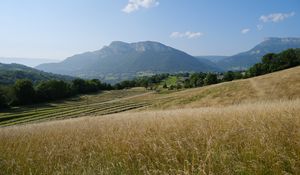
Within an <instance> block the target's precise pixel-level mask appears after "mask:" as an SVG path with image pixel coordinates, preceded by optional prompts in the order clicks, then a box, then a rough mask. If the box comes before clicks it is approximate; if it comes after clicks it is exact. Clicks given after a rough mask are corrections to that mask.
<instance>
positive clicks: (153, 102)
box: [0, 67, 300, 174]
mask: <svg viewBox="0 0 300 175" xmlns="http://www.w3.org/2000/svg"><path fill="white" fill-rule="evenodd" d="M14 110H15V111H7V113H2V114H1V118H0V120H1V123H0V124H1V125H2V126H6V125H15V126H10V127H3V128H0V174H300V67H296V68H292V69H288V70H284V71H280V72H276V73H272V74H268V75H264V76H260V77H255V78H251V79H246V80H238V81H233V82H227V83H221V84H217V85H212V86H207V87H202V88H194V89H187V90H182V91H179V92H174V91H171V92H170V93H165V92H161V93H160V92H152V91H147V90H145V89H139V88H138V89H130V90H124V91H111V92H103V93H100V94H94V95H89V96H82V97H80V98H78V99H73V100H68V101H63V102H57V103H53V104H44V105H42V106H41V107H39V108H37V109H35V108H34V107H26V108H25V107H23V108H18V109H14ZM122 111H125V112H122ZM64 112H65V113H66V114H65V113H64ZM118 112H122V113H118ZM112 113H118V114H112ZM104 114H109V115H104ZM98 115H102V116H98ZM9 116H11V118H8V117H9ZM49 116H50V117H49ZM52 116H53V117H52ZM80 116H81V117H80ZM97 116H98V117H97ZM75 117H77V118H75ZM66 118H67V119H68V120H57V119H66ZM69 118H73V119H69ZM44 120H47V122H41V121H44ZM48 120H51V121H48ZM28 122H29V123H31V124H27V123H28ZM17 124H23V125H17Z"/></svg>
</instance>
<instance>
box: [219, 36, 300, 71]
mask: <svg viewBox="0 0 300 175" xmlns="http://www.w3.org/2000/svg"><path fill="white" fill-rule="evenodd" d="M290 48H300V38H267V39H265V40H264V41H263V42H262V43H260V44H258V45H257V46H255V47H254V48H253V49H251V50H249V51H247V52H243V53H239V54H237V55H233V56H230V57H226V58H224V59H222V60H219V61H217V65H218V66H219V67H222V68H224V69H227V70H243V69H246V68H249V67H250V66H252V65H254V64H255V63H258V62H260V61H261V58H262V56H264V55H265V54H267V53H279V52H281V51H283V50H286V49H290Z"/></svg>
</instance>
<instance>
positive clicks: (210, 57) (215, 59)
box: [195, 55, 228, 63]
mask: <svg viewBox="0 0 300 175" xmlns="http://www.w3.org/2000/svg"><path fill="white" fill-rule="evenodd" d="M195 57H196V58H198V59H206V60H209V61H211V62H214V63H217V62H218V61H221V60H222V59H224V58H227V57H228V56H218V55H208V56H195Z"/></svg>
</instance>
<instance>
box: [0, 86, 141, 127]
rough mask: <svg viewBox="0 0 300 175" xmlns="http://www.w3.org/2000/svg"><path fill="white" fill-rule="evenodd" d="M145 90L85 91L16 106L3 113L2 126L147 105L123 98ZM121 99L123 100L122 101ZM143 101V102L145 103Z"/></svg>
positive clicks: (105, 112) (0, 114) (118, 110)
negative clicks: (43, 102) (50, 100)
mask: <svg viewBox="0 0 300 175" xmlns="http://www.w3.org/2000/svg"><path fill="white" fill-rule="evenodd" d="M145 92H146V91H145V90H131V89H130V90H125V91H124V90H117V91H107V92H102V93H99V94H93V95H84V96H80V97H76V98H73V99H69V100H66V101H57V102H54V103H46V104H39V105H30V106H24V107H17V108H13V109H11V110H8V111H4V112H2V113H0V126H10V125H15V124H21V123H27V122H35V121H40V120H48V119H56V118H71V117H72V118H73V117H78V116H84V115H94V114H97V115H104V114H107V113H108V114H111V113H116V112H122V111H124V110H130V109H135V108H139V107H143V106H145V105H146V104H145V103H144V102H141V101H138V102H129V101H125V100H123V102H121V101H122V98H126V97H131V96H134V95H139V94H143V93H145ZM119 100H120V101H119ZM142 103H143V104H142Z"/></svg>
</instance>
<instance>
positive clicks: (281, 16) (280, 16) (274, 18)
mask: <svg viewBox="0 0 300 175" xmlns="http://www.w3.org/2000/svg"><path fill="white" fill-rule="evenodd" d="M292 16H295V12H291V13H272V14H269V15H262V16H261V17H260V18H259V20H260V21H262V22H280V21H283V20H285V19H286V18H289V17H292Z"/></svg>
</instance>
